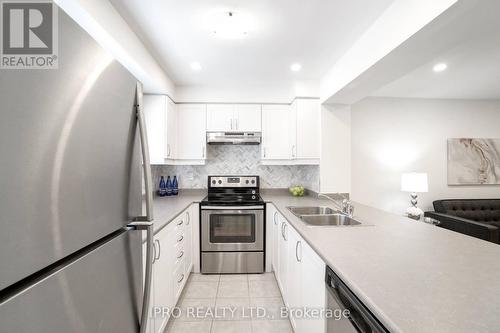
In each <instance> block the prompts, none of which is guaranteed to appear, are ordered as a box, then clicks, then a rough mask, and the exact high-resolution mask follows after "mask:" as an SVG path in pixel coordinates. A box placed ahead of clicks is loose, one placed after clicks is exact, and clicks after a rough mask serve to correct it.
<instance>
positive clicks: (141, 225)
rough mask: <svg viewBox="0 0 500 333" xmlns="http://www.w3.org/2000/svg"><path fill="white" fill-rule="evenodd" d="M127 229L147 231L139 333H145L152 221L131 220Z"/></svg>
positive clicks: (151, 254)
mask: <svg viewBox="0 0 500 333" xmlns="http://www.w3.org/2000/svg"><path fill="white" fill-rule="evenodd" d="M127 229H128V230H137V231H143V230H145V231H146V232H147V238H146V273H145V276H144V294H143V296H142V310H141V322H140V329H139V332H140V333H146V327H147V321H148V318H149V305H150V304H149V300H150V298H151V284H152V276H153V244H154V242H153V223H152V222H132V223H130V224H129V225H127Z"/></svg>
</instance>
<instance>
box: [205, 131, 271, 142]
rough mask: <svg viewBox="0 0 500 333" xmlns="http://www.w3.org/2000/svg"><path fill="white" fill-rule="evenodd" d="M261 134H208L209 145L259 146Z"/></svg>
mask: <svg viewBox="0 0 500 333" xmlns="http://www.w3.org/2000/svg"><path fill="white" fill-rule="evenodd" d="M261 136H262V135H261V133H260V132H207V143H208V144H209V145H258V144H260V140H261Z"/></svg>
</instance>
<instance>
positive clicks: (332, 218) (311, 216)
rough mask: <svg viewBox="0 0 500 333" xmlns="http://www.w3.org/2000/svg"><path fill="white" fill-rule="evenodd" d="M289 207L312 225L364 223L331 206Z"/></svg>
mask: <svg viewBox="0 0 500 333" xmlns="http://www.w3.org/2000/svg"><path fill="white" fill-rule="evenodd" d="M287 209H288V210H289V211H291V212H292V213H293V214H294V215H295V216H297V217H298V218H300V219H301V220H302V221H304V222H305V223H306V224H308V225H310V226H317V227H319V226H355V225H361V224H362V223H361V222H359V221H357V220H355V219H353V218H351V217H349V216H347V215H345V214H342V213H341V212H339V211H336V210H334V209H332V208H330V207H323V206H301V207H297V206H295V207H287Z"/></svg>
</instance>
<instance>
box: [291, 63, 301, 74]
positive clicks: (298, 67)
mask: <svg viewBox="0 0 500 333" xmlns="http://www.w3.org/2000/svg"><path fill="white" fill-rule="evenodd" d="M301 69H302V65H301V64H299V63H295V64H292V66H290V70H291V71H292V72H298V71H300V70H301Z"/></svg>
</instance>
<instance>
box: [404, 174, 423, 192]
mask: <svg viewBox="0 0 500 333" xmlns="http://www.w3.org/2000/svg"><path fill="white" fill-rule="evenodd" d="M401 191H403V192H427V191H429V185H428V182H427V174H426V173H419V172H410V173H403V174H402V175H401Z"/></svg>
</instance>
